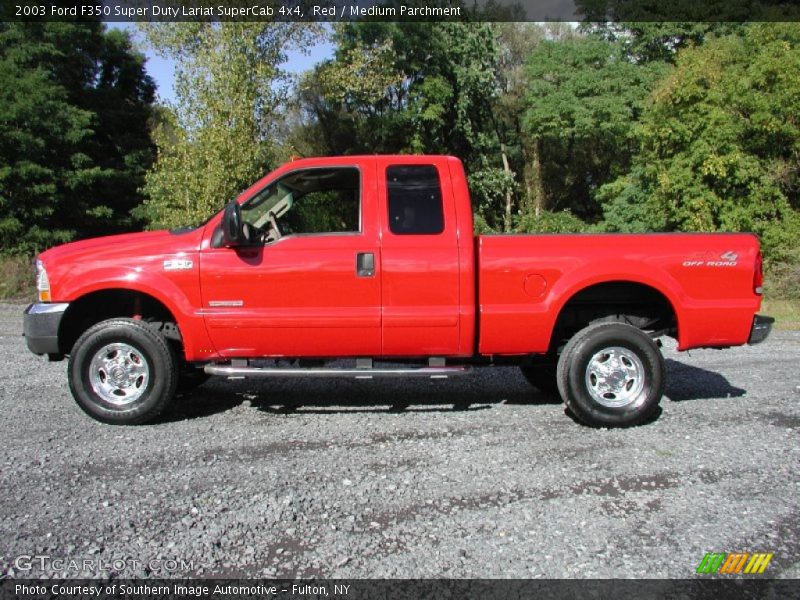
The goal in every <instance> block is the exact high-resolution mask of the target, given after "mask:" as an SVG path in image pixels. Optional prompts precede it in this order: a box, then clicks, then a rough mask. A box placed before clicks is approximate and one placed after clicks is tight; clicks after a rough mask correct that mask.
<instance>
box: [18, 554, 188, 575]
mask: <svg viewBox="0 0 800 600" xmlns="http://www.w3.org/2000/svg"><path fill="white" fill-rule="evenodd" d="M12 565H13V568H14V570H15V571H18V572H22V573H27V572H28V571H35V570H37V571H49V572H53V571H57V572H61V573H63V572H67V573H86V572H88V573H110V572H113V573H123V572H125V571H133V572H139V571H142V570H146V571H149V572H150V573H155V574H159V573H160V574H168V573H176V572H186V571H190V572H192V571H195V570H196V569H195V563H194V561H193V560H184V559H182V558H174V559H173V558H154V559H152V560H140V559H138V558H115V559H105V558H62V557H57V556H50V555H49V554H35V555H34V554H23V555H21V556H18V557H16V558H15V559H14V562H13V563H12Z"/></svg>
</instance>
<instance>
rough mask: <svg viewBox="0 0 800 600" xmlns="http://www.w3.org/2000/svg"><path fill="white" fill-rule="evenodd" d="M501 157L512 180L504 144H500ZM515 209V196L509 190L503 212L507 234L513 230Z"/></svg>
mask: <svg viewBox="0 0 800 600" xmlns="http://www.w3.org/2000/svg"><path fill="white" fill-rule="evenodd" d="M500 156H501V157H502V159H503V171H504V172H505V174H506V175H508V178H509V180H510V179H511V167H509V166H508V156H507V155H506V145H505V144H504V143H502V142H501V143H500ZM513 208H514V196H513V194H512V193H511V190H510V189H509V190H508V191H507V192H506V206H505V210H504V211H503V231H504V232H505V233H510V232H511V229H512V223H511V213H512V211H513Z"/></svg>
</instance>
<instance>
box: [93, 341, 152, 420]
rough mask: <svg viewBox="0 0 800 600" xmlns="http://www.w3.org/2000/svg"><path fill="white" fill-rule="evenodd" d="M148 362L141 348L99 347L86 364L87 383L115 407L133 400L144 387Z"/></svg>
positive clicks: (140, 394) (118, 345)
mask: <svg viewBox="0 0 800 600" xmlns="http://www.w3.org/2000/svg"><path fill="white" fill-rule="evenodd" d="M149 379H150V365H148V364H147V360H145V358H144V355H143V354H142V352H141V350H138V349H137V348H134V347H133V346H130V345H128V344H122V343H116V344H108V345H106V346H103V347H102V348H100V349H99V350H98V351H97V352H96V353H95V355H94V357H92V362H91V363H90V364H89V382H90V383H91V385H92V389H93V390H94V392H95V394H97V395H98V396H99V397H100V398H102V399H103V401H105V402H108V403H109V404H113V405H114V406H126V405H128V404H131V403H132V402H136V400H138V399H139V398H140V397H141V396H142V394H144V391H145V390H146V389H147V382H148V381H149Z"/></svg>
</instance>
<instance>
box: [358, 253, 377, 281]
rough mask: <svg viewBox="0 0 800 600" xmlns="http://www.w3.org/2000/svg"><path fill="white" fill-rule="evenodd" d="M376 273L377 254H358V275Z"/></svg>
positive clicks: (363, 275)
mask: <svg viewBox="0 0 800 600" xmlns="http://www.w3.org/2000/svg"><path fill="white" fill-rule="evenodd" d="M374 275H375V255H374V254H373V253H372V252H359V253H358V254H356V276H358V277H372V276H374Z"/></svg>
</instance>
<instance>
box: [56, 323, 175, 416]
mask: <svg viewBox="0 0 800 600" xmlns="http://www.w3.org/2000/svg"><path fill="white" fill-rule="evenodd" d="M68 378H69V387H70V390H72V395H73V397H74V398H75V401H76V402H77V403H78V406H80V407H81V409H83V411H84V412H85V413H86V414H88V415H89V416H90V417H92V418H94V419H96V420H98V421H101V422H103V423H111V424H115V425H137V424H141V423H147V422H149V421H152V420H153V419H155V418H156V417H157V416H158V415H159V414H160V413H161V412H162V411H163V410H164V409H165V408H166V407H167V405H168V404H169V403H170V401H171V400H172V398H173V396H174V395H175V388H176V386H177V384H178V363H177V361H176V359H175V356H174V354H173V353H172V351H171V350H170V348H169V346H168V345H167V342H166V340H165V339H164V337H163V336H162V335H161V334H159V333H158V332H156V331H155V330H154V329H152V328H151V327H149V326H148V325H147V324H145V323H143V322H142V321H136V320H133V319H109V320H107V321H101V322H100V323H98V324H96V325H94V326H92V327H90V328H89V329H87V330H86V331H85V332H84V334H83V335H81V336H80V337H79V338H78V341H76V342H75V345H74V346H73V347H72V353H71V354H70V359H69V366H68Z"/></svg>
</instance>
